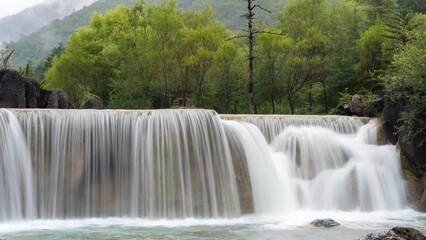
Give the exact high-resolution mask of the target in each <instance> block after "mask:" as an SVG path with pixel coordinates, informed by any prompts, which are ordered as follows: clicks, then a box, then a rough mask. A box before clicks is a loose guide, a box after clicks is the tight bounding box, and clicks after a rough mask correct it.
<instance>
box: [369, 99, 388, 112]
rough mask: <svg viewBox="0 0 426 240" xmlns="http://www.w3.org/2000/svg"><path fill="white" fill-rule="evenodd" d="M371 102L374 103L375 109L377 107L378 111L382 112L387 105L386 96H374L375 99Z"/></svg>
mask: <svg viewBox="0 0 426 240" xmlns="http://www.w3.org/2000/svg"><path fill="white" fill-rule="evenodd" d="M371 104H372V105H373V107H374V109H376V110H377V111H378V112H382V111H383V108H384V107H385V98H384V97H377V98H374V99H373V101H371Z"/></svg>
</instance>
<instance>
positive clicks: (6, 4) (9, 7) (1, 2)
mask: <svg viewBox="0 0 426 240" xmlns="http://www.w3.org/2000/svg"><path fill="white" fill-rule="evenodd" d="M44 1H46V0H0V18H1V17H5V16H8V15H12V14H15V13H18V12H20V11H22V10H24V9H25V8H29V7H32V6H34V5H37V4H39V3H41V2H44Z"/></svg>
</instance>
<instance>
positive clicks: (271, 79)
mask: <svg viewBox="0 0 426 240" xmlns="http://www.w3.org/2000/svg"><path fill="white" fill-rule="evenodd" d="M269 61H270V62H271V63H272V59H271V56H269ZM274 68H275V66H274V64H273V63H272V64H271V67H270V68H269V98H270V101H271V113H272V114H275V99H274V85H275V74H274Z"/></svg>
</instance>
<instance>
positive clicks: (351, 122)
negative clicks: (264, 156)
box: [222, 115, 367, 142]
mask: <svg viewBox="0 0 426 240" xmlns="http://www.w3.org/2000/svg"><path fill="white" fill-rule="evenodd" d="M222 118H223V119H228V120H237V121H240V122H248V123H251V124H254V125H255V126H256V127H257V128H259V130H260V131H261V132H262V134H263V135H264V136H265V138H266V139H267V140H268V142H271V141H272V139H274V138H275V137H276V136H277V135H278V134H280V133H281V132H282V131H283V130H284V129H285V128H287V127H289V126H318V127H322V128H327V129H330V130H333V131H335V132H339V133H347V134H349V133H354V132H356V131H357V130H358V129H359V128H360V127H361V126H362V125H363V122H362V120H367V118H354V117H341V116H326V117H324V116H304V115H290V116H289V115H266V116H265V115H252V116H250V115H249V116H246V115H222Z"/></svg>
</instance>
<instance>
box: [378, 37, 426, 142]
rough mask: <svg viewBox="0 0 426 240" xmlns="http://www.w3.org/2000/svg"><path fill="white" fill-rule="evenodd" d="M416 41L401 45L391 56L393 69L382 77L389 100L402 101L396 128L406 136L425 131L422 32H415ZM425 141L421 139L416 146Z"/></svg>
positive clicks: (425, 45) (425, 42) (425, 78)
mask: <svg viewBox="0 0 426 240" xmlns="http://www.w3.org/2000/svg"><path fill="white" fill-rule="evenodd" d="M415 34H416V38H417V40H416V41H415V42H414V43H413V44H412V45H411V44H409V45H405V46H403V47H402V48H401V51H400V52H399V53H398V54H396V55H395V57H394V62H393V65H394V67H395V69H396V71H394V72H392V73H390V74H387V75H386V76H385V77H384V80H385V83H386V90H387V92H388V94H389V95H390V97H391V98H392V100H393V101H395V102H405V103H406V106H405V111H404V112H403V113H402V114H401V118H400V120H399V121H401V122H402V123H404V124H403V125H402V126H401V128H400V129H399V131H404V132H406V135H405V136H406V137H413V138H414V137H416V136H422V135H423V136H424V135H425V134H426V67H425V66H426V33H425V31H418V32H416V33H415ZM424 143H425V139H423V141H421V142H419V143H418V144H419V145H422V144H424Z"/></svg>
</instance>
